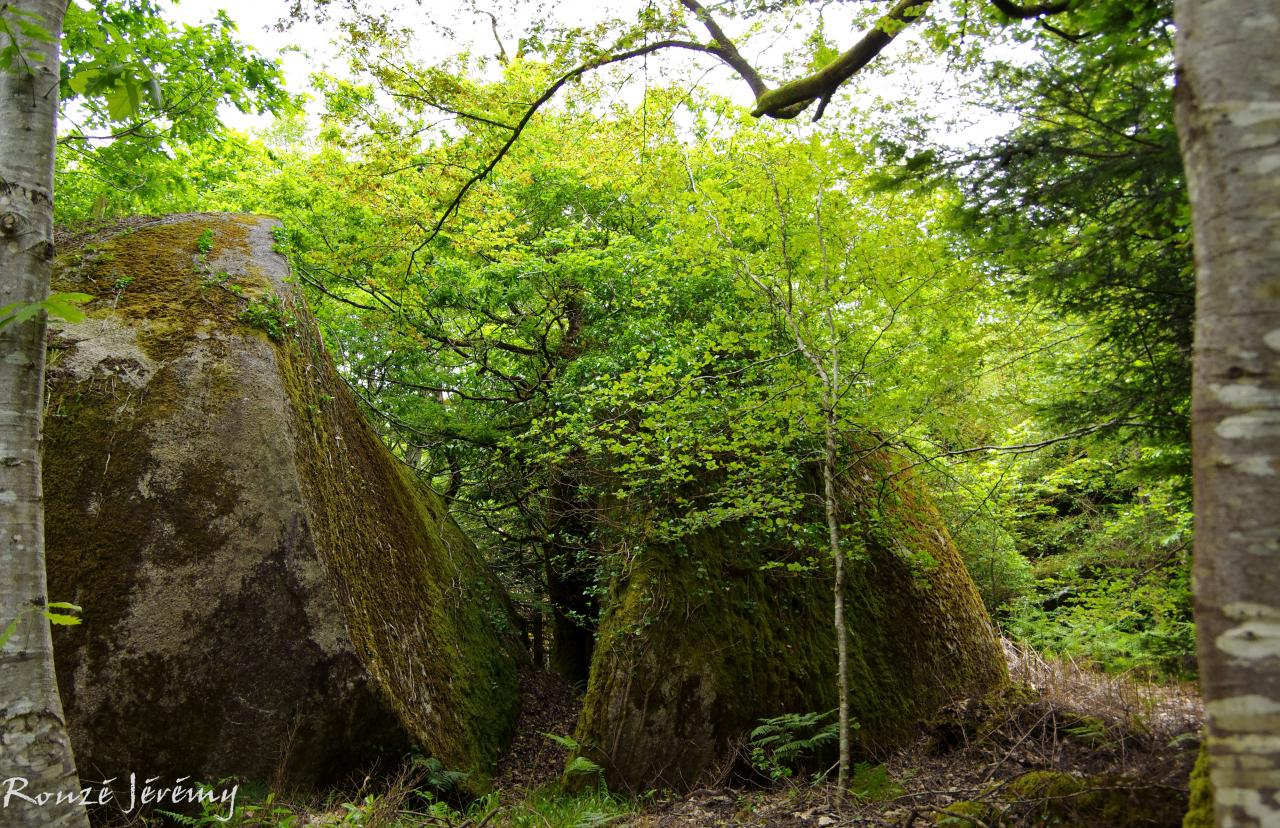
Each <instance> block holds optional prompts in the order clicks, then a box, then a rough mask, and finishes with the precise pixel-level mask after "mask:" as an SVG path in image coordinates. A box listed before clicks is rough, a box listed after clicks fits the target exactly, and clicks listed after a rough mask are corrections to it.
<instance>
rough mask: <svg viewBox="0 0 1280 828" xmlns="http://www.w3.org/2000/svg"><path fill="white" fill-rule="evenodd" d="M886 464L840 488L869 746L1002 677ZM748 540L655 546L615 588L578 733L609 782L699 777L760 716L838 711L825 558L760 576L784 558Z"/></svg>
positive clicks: (901, 481) (857, 704) (926, 521)
mask: <svg viewBox="0 0 1280 828" xmlns="http://www.w3.org/2000/svg"><path fill="white" fill-rule="evenodd" d="M890 463H891V460H890V459H889V458H888V457H885V456H881V457H880V458H879V460H872V459H868V460H867V461H866V464H864V465H863V466H860V467H859V469H858V471H857V472H856V474H850V475H849V476H848V478H847V479H845V480H843V481H841V485H840V497H841V512H842V514H841V522H842V523H843V524H846V525H849V526H851V527H857V528H856V529H854V528H851V529H850V530H849V531H848V533H847V537H846V542H845V549H846V551H847V553H848V555H849V561H850V566H849V568H848V581H847V584H848V588H847V592H846V610H845V612H846V617H847V619H848V630H849V647H850V650H849V668H850V705H851V709H852V715H853V716H854V718H855V719H856V720H857V722H858V724H859V729H858V730H857V732H856V733H855V737H856V738H857V739H858V740H859V742H860V744H861V746H862V748H863V749H864V750H865V749H869V748H873V747H878V746H886V745H889V744H892V743H894V742H897V741H899V740H901V739H902V738H904V737H905V736H906V735H907V734H908V733H910V732H911V731H912V729H913V727H914V726H915V725H917V724H918V723H920V722H922V721H923V720H925V719H927V718H928V717H930V716H932V715H933V714H934V713H935V712H936V711H937V710H938V708H939V707H941V706H942V705H944V704H946V703H947V702H949V701H951V700H953V699H955V698H957V697H962V696H969V695H978V694H982V693H984V692H986V691H988V690H991V689H992V688H994V687H998V686H1000V685H1002V684H1003V683H1004V682H1005V681H1006V680H1007V674H1006V667H1005V661H1004V657H1003V654H1002V652H1001V650H1000V647H999V645H998V643H997V641H996V638H995V635H994V632H993V630H992V627H991V623H990V620H989V619H988V617H987V614H986V612H985V610H984V609H983V607H982V602H981V600H980V599H979V597H978V593H977V590H976V589H975V588H974V585H973V583H972V581H971V580H970V579H969V576H968V574H967V573H966V571H965V568H964V565H963V563H962V562H961V559H960V556H959V554H958V553H957V551H956V549H955V547H954V546H953V544H952V542H951V540H950V538H949V536H948V534H947V532H946V529H945V528H944V527H943V525H942V523H941V521H940V519H939V517H938V515H937V512H936V511H935V509H934V508H933V506H932V505H930V503H929V502H928V500H927V498H926V497H925V496H924V494H923V492H922V491H921V489H920V486H919V484H918V483H917V482H915V481H913V480H912V479H911V478H910V476H909V474H905V473H903V474H899V475H896V476H894V477H893V478H892V479H893V481H894V482H893V483H892V484H891V485H889V486H888V487H887V488H882V487H880V486H878V485H877V483H876V482H875V481H878V480H880V479H883V478H884V477H885V476H887V475H886V472H888V471H889V465H890ZM871 464H875V465H874V466H873V465H871ZM807 484H808V485H809V486H810V488H811V489H812V490H813V491H817V480H816V479H813V478H810V479H809V480H808V481H807ZM756 538H757V536H756V535H755V534H753V533H752V532H750V531H749V530H748V528H747V527H745V526H743V525H740V524H728V525H721V526H719V527H717V528H714V529H711V530H707V531H704V532H702V533H700V534H697V535H695V536H693V537H691V538H689V539H688V540H687V542H685V543H684V544H682V545H679V546H651V547H649V548H646V549H644V550H643V551H641V552H640V553H639V554H638V555H636V557H635V560H634V562H633V563H632V565H631V566H630V567H629V569H628V571H627V574H626V576H625V577H624V578H623V579H622V580H620V581H619V582H618V583H617V584H615V585H614V587H613V590H612V595H611V596H610V600H609V602H608V605H607V609H606V612H605V614H604V617H603V618H602V620H601V626H600V634H599V640H598V642H597V646H596V651H595V656H594V659H593V662H592V671H591V681H590V684H589V686H588V690H587V695H586V700H585V705H584V708H583V712H582V716H581V718H580V720H579V723H578V730H577V739H578V741H579V742H580V743H581V744H582V745H583V746H584V753H585V754H586V755H587V756H588V758H590V759H591V760H592V761H594V762H596V763H598V764H600V765H601V766H603V767H604V769H605V776H606V779H607V781H608V783H609V785H610V786H611V787H615V788H624V789H630V790H637V789H646V788H651V787H663V786H666V787H674V788H683V787H689V786H692V785H695V784H697V783H699V782H700V781H701V779H702V778H703V777H704V776H705V775H706V774H707V773H708V772H710V771H711V770H712V769H716V768H721V767H723V766H724V764H725V762H726V761H728V760H729V757H730V756H731V754H732V753H733V752H734V750H735V748H736V747H737V746H739V745H741V744H742V742H743V741H744V740H745V738H746V736H747V735H748V734H749V733H750V731H751V730H752V729H753V728H754V727H755V726H756V725H757V724H758V723H759V721H760V720H761V719H762V718H765V717H773V716H777V715H780V714H783V713H789V712H816V711H825V710H830V709H832V708H834V707H835V706H836V696H837V694H836V656H835V652H836V646H835V633H834V630H833V624H832V620H831V619H832V608H831V595H832V593H831V573H830V564H829V563H827V564H820V565H819V566H818V568H817V571H815V572H811V573H807V574H796V573H793V572H789V571H786V570H785V569H770V570H766V569H762V567H763V566H764V565H765V564H766V563H768V562H770V561H775V560H778V559H780V558H782V557H784V556H786V555H788V554H791V553H790V552H789V551H787V550H780V549H777V548H774V547H773V546H771V545H770V543H769V542H767V541H765V542H762V541H759V540H757V539H756ZM813 553H814V555H815V556H816V557H817V558H818V560H825V555H824V554H823V552H822V551H821V550H818V549H815V550H813Z"/></svg>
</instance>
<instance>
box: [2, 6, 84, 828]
mask: <svg viewBox="0 0 1280 828" xmlns="http://www.w3.org/2000/svg"><path fill="white" fill-rule="evenodd" d="M65 7H66V2H65V0H16V1H15V2H10V3H6V4H3V5H0V9H2V11H0V14H3V15H4V23H5V24H6V26H5V27H4V28H3V29H0V49H3V48H4V47H6V46H9V45H10V38H11V37H12V36H15V35H16V36H17V37H18V41H19V42H18V43H17V46H18V49H19V54H18V55H17V56H16V57H15V58H14V59H13V60H12V61H10V62H9V65H7V66H5V65H0V305H9V304H11V303H15V302H20V303H24V304H27V303H32V302H39V301H41V300H43V299H44V298H45V297H46V295H47V294H48V290H49V274H50V271H51V268H52V265H53V151H54V139H55V121H56V117H57V109H58V37H59V34H60V32H61V30H62V14H63V11H64V9H65ZM20 23H27V24H36V25H39V26H40V27H42V28H43V29H44V30H45V31H46V32H47V33H48V34H49V37H48V38H47V39H41V38H32V37H27V36H23V35H21V34H18V33H20V32H21V31H22V28H21V26H20ZM7 33H14V35H10V34H7ZM44 336H45V325H44V318H43V314H41V315H39V316H37V317H36V318H34V319H32V320H29V321H26V322H21V323H13V324H10V325H7V326H6V327H5V328H4V329H3V330H0V629H3V628H5V627H8V626H9V624H10V622H11V621H13V620H15V619H16V620H17V626H16V629H14V630H13V632H12V635H11V636H10V637H9V640H8V641H7V642H6V643H5V645H4V647H3V649H0V806H3V807H2V809H0V823H3V824H4V825H7V826H14V828H24V826H32V828H34V827H35V826H42V827H43V826H54V827H56V828H63V827H64V826H67V827H70V826H76V827H77V828H80V827H81V826H87V825H88V820H87V818H86V816H85V809H84V806H83V804H82V803H79V802H76V803H74V804H68V803H66V802H65V801H64V802H63V803H62V804H59V803H57V802H56V801H52V802H47V803H45V804H43V805H39V804H35V803H34V802H32V801H30V800H31V799H34V798H35V796H36V795H37V794H40V793H46V792H48V793H54V794H56V793H57V792H59V791H62V792H66V793H70V792H74V791H75V790H76V788H77V786H78V785H77V778H76V768H75V762H74V760H73V758H72V754H71V745H70V742H69V741H68V739H67V731H66V726H65V722H64V720H63V714H62V702H61V700H60V699H59V698H58V686H57V684H56V683H55V682H54V676H53V647H52V642H51V639H50V633H49V622H48V621H47V620H46V619H45V617H44V615H43V614H42V613H41V610H42V609H43V608H44V606H45V605H46V604H47V603H48V596H47V595H46V594H45V592H46V591H45V572H44V526H43V522H44V513H43V503H42V498H41V489H40V420H41V404H42V401H43V393H44V387H43V374H44ZM6 794H7V795H8V796H7V797H6Z"/></svg>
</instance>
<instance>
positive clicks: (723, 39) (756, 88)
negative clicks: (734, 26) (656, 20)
mask: <svg viewBox="0 0 1280 828" xmlns="http://www.w3.org/2000/svg"><path fill="white" fill-rule="evenodd" d="M680 5H682V6H684V7H685V8H686V9H688V10H689V11H691V12H693V16H694V17H696V18H698V22H700V23H701V24H702V25H703V26H705V27H706V29H707V32H708V33H709V34H710V35H711V39H712V40H714V41H715V43H716V48H715V49H714V50H713V53H714V54H715V55H716V56H717V57H719V58H720V59H721V60H723V61H724V62H725V63H727V64H728V65H729V66H730V67H732V68H733V70H734V71H735V72H737V73H738V74H739V75H741V76H742V79H743V80H745V81H746V82H747V85H748V86H750V87H751V94H753V95H755V96H756V98H759V97H760V96H761V95H763V94H765V93H766V92H768V91H769V87H768V85H767V84H765V82H764V79H763V78H761V77H760V73H759V72H757V71H756V70H755V67H753V66H752V65H751V64H750V63H747V61H746V58H744V57H743V56H742V53H741V52H739V51H738V47H737V46H735V45H734V43H733V41H732V40H730V39H729V36H728V35H726V34H725V33H724V29H722V28H720V24H719V23H717V22H716V19H715V18H714V17H712V16H711V12H709V11H707V10H706V8H705V7H704V6H703V5H702V4H701V3H699V2H698V0H680Z"/></svg>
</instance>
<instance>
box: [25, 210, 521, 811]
mask: <svg viewBox="0 0 1280 828" xmlns="http://www.w3.org/2000/svg"><path fill="white" fill-rule="evenodd" d="M275 224H276V223H275V222H274V221H273V220H270V219H265V218H254V217H243V216H223V215H214V216H208V215H205V216H176V217H169V218H165V219H159V220H152V221H150V222H142V223H134V225H133V226H131V227H123V228H116V229H115V230H114V231H104V232H102V233H99V234H97V235H96V236H94V237H92V238H91V239H90V240H89V241H88V242H86V243H83V244H81V245H80V246H78V247H77V248H75V249H73V250H71V251H70V252H68V253H65V254H63V256H62V257H61V259H60V264H59V269H58V275H57V277H56V289H59V290H75V291H82V292H85V293H90V294H93V295H95V296H96V297H97V299H96V300H95V301H94V302H92V303H90V304H89V305H87V310H88V313H89V318H88V319H87V320H86V321H84V322H81V323H77V324H65V323H59V324H57V325H54V326H53V327H52V329H51V333H50V351H49V354H50V356H49V370H48V376H49V403H48V409H47V413H46V419H45V492H46V514H47V538H48V569H49V581H50V594H51V595H52V596H54V598H53V600H64V601H73V602H75V603H77V604H80V605H81V606H82V607H83V608H84V621H83V623H82V624H81V625H80V626H77V627H71V628H64V629H60V630H59V633H58V636H57V638H56V639H55V650H56V662H57V671H58V677H59V682H60V688H61V692H62V698H63V702H64V705H65V707H66V712H67V716H68V720H69V726H70V731H71V735H72V741H73V744H74V747H75V751H76V756H77V760H78V764H79V768H80V771H81V775H82V777H83V778H85V779H94V778H98V779H101V778H104V777H112V776H115V777H123V778H126V779H127V775H128V773H129V772H136V773H138V774H139V776H161V777H162V778H164V779H169V780H170V783H171V781H172V779H173V778H175V777H179V776H190V777H192V778H193V779H196V780H204V781H207V782H217V781H218V780H220V779H222V778H225V777H231V776H234V777H238V778H242V779H257V780H262V781H267V782H271V783H273V784H277V785H284V786H289V787H308V786H315V785H324V784H328V783H331V782H334V781H339V780H343V779H347V778H349V777H350V776H351V775H352V774H355V773H361V772H364V771H366V770H369V769H370V768H372V767H374V766H375V765H377V766H379V767H381V768H383V769H385V770H391V769H393V768H394V767H395V766H396V765H397V764H398V763H399V762H400V761H402V760H403V759H404V758H405V756H406V754H407V753H408V752H409V751H410V749H411V748H412V747H414V746H416V747H417V748H419V749H420V750H421V751H423V752H424V753H427V754H429V755H432V756H435V757H437V758H438V759H439V760H440V761H441V762H442V763H443V764H444V765H445V766H446V767H448V768H450V769H455V770H460V771H466V772H467V773H468V774H469V776H468V782H467V784H468V785H470V786H471V787H473V788H482V787H484V785H485V784H486V782H487V778H488V774H489V772H490V769H491V768H492V766H493V764H494V762H495V760H496V759H497V757H498V754H499V752H500V750H501V749H502V747H503V746H504V743H505V741H506V740H507V739H508V737H509V735H510V734H511V732H512V730H513V729H514V724H515V718H516V715H517V713H518V707H519V699H518V695H517V685H516V670H517V666H518V662H519V659H520V655H519V653H520V650H519V648H518V646H517V645H516V643H515V639H514V638H513V637H512V635H511V632H510V631H511V629H512V626H511V625H512V615H511V611H510V606H509V604H508V603H507V600H506V598H505V596H504V595H503V593H502V591H501V589H500V588H499V587H498V585H497V584H496V582H495V581H494V580H493V579H492V578H491V577H490V576H489V575H488V574H487V572H486V570H485V569H484V567H483V564H482V562H481V560H480V558H479V555H478V553H477V551H476V549H475V547H474V546H473V545H472V544H471V542H470V541H469V540H468V539H467V538H466V537H465V536H464V535H463V533H462V532H461V531H460V530H459V528H458V527H457V525H456V524H455V523H454V522H453V521H452V520H451V519H450V517H449V515H448V514H447V512H446V511H445V508H444V505H443V503H442V502H441V500H440V498H439V497H437V496H436V495H435V494H434V493H432V492H431V491H430V490H429V489H427V488H426V487H424V486H421V485H419V484H418V483H417V482H416V481H415V479H414V478H413V476H412V474H411V473H409V472H408V470H407V469H406V468H405V467H404V466H403V465H402V464H400V463H399V462H398V461H397V460H396V459H395V458H394V457H393V456H392V455H391V454H390V453H389V452H388V451H387V450H386V449H385V448H384V446H383V445H382V443H381V442H380V441H379V439H378V437H377V435H376V434H375V433H374V432H373V431H372V429H371V428H370V427H369V426H368V425H367V424H366V422H365V421H364V419H363V417H362V415H361V413H360V411H359V409H358V408H357V405H356V402H355V400H354V399H353V398H352V395H351V394H350V392H349V391H348V389H347V388H346V386H345V384H344V383H343V382H342V380H341V379H340V377H339V376H338V375H337V373H336V372H335V369H334V367H333V365H332V363H331V362H330V361H329V359H328V358H327V356H326V355H325V353H324V350H323V347H322V344H321V341H320V338H319V336H318V333H317V330H316V326H315V323H314V320H313V319H312V318H311V316H310V314H309V313H308V311H307V309H306V307H305V305H304V303H303V300H302V298H301V296H300V294H299V291H298V290H297V289H296V287H295V286H294V285H293V284H292V281H291V279H290V278H289V271H288V266H287V264H286V262H285V260H284V259H283V258H282V257H281V256H280V255H278V254H277V253H275V252H274V250H273V238H272V230H273V228H274V226H275Z"/></svg>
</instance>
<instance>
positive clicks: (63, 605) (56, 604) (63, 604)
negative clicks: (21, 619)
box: [45, 601, 84, 612]
mask: <svg viewBox="0 0 1280 828" xmlns="http://www.w3.org/2000/svg"><path fill="white" fill-rule="evenodd" d="M45 608H46V609H67V610H72V611H74V612H84V608H83V607H80V606H77V605H76V604H72V603H70V602H68V601H53V602H52V603H49V604H45Z"/></svg>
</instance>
